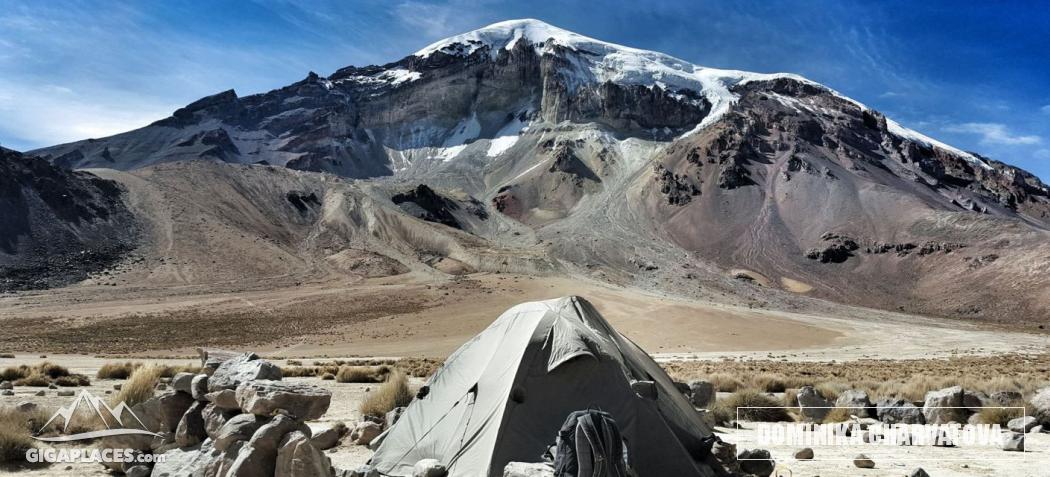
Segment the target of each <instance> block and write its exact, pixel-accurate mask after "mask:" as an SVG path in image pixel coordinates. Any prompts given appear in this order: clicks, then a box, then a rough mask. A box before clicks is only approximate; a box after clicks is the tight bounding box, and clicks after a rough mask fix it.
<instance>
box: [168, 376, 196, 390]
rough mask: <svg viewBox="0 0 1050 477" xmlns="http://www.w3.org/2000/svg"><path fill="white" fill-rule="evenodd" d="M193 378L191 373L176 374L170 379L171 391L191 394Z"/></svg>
mask: <svg viewBox="0 0 1050 477" xmlns="http://www.w3.org/2000/svg"><path fill="white" fill-rule="evenodd" d="M193 376H195V375H194V374H193V373H176V374H175V376H174V377H172V378H171V387H172V389H174V390H176V391H178V392H182V393H186V394H191V388H192V383H193Z"/></svg>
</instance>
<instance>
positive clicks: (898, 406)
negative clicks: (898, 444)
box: [875, 399, 926, 424]
mask: <svg viewBox="0 0 1050 477" xmlns="http://www.w3.org/2000/svg"><path fill="white" fill-rule="evenodd" d="M875 411H876V414H877V416H878V419H879V421H882V422H883V423H885V424H924V423H925V422H926V418H925V417H924V416H923V414H922V409H919V407H917V406H916V405H914V404H912V403H910V402H908V401H905V400H904V399H883V400H881V401H879V402H878V403H877V404H876V406H875Z"/></svg>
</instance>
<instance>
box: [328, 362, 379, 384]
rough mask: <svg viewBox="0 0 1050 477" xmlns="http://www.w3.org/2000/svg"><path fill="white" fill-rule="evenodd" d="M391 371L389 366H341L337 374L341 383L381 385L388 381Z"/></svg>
mask: <svg viewBox="0 0 1050 477" xmlns="http://www.w3.org/2000/svg"><path fill="white" fill-rule="evenodd" d="M390 372H391V370H390V367H388V366H341V367H339V372H337V373H336V374H335V381H336V382H339V383H381V382H383V381H385V380H387V378H388V375H389V374H390Z"/></svg>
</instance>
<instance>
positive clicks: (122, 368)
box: [95, 361, 142, 379]
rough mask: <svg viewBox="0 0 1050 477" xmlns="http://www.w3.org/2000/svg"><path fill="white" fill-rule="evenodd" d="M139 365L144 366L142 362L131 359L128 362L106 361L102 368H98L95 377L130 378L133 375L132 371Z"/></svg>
mask: <svg viewBox="0 0 1050 477" xmlns="http://www.w3.org/2000/svg"><path fill="white" fill-rule="evenodd" d="M139 366H142V364H141V363H132V362H130V361H128V362H126V363H106V364H103V365H102V367H101V368H98V372H97V373H95V377H96V378H98V379H128V378H129V377H131V373H133V372H135V368H137V367H139Z"/></svg>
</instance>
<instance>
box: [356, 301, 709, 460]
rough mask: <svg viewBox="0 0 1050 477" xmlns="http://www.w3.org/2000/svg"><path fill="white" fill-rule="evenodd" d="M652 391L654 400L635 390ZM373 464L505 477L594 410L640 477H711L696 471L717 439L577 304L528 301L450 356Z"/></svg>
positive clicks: (625, 343) (652, 365)
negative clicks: (709, 440)
mask: <svg viewBox="0 0 1050 477" xmlns="http://www.w3.org/2000/svg"><path fill="white" fill-rule="evenodd" d="M632 381H653V382H654V385H655V387H656V389H657V392H656V396H655V398H654V397H652V396H650V397H642V396H639V395H638V394H636V393H635V392H634V391H632V389H631V382H632ZM427 385H428V386H429V387H430V392H429V394H428V395H426V397H424V398H422V399H416V400H414V401H413V402H412V404H411V405H409V406H408V408H407V409H406V410H405V412H404V414H402V416H401V418H400V419H399V420H398V421H397V423H396V424H395V425H394V426H393V427H391V428H390V429H389V430H388V431H387V432H386V433H384V434H383V435H382V436H380V438H379V441H378V442H379V443H378V446H377V447H376V452H375V455H373V457H372V459H371V461H370V463H371V464H372V466H374V467H375V469H376V470H378V471H379V472H381V473H382V474H383V475H390V476H411V475H412V468H413V465H414V464H415V463H416V462H418V461H419V460H422V459H437V460H438V461H440V462H441V463H443V464H444V465H445V466H446V467H447V468H448V469H449V476H450V477H482V476H501V475H503V468H504V467H505V466H506V464H507V463H508V462H513V461H519V462H537V461H539V459H540V456H541V455H542V454H543V452H544V451H545V450H546V448H547V446H548V445H550V444H551V443H553V441H554V438H555V436H556V435H557V432H558V429H559V428H560V427H561V424H562V423H563V422H564V420H565V418H566V416H568V415H569V413H571V412H572V411H577V410H581V409H599V410H602V411H605V412H608V413H609V414H611V415H612V417H613V418H614V419H615V420H616V422H617V425H618V426H619V427H620V432H621V433H622V434H623V436H624V439H625V440H626V445H627V452H628V455H629V457H630V461H631V467H632V468H633V469H634V470H635V472H636V473H637V475H638V476H639V477H650V476H651V477H656V476H661V477H666V476H672V475H673V476H679V477H689V476H712V475H714V474H713V472H712V471H711V469H710V468H709V467H707V466H706V465H705V464H703V463H702V462H700V460H699V459H700V458H702V456H700V455H698V454H700V453H701V449H702V444H701V441H702V439H704V438H705V437H707V436H710V435H711V432H712V430H711V429H710V428H709V427H708V426H707V425H706V424H705V423H704V421H703V420H701V419H700V416H699V414H698V413H697V412H696V410H695V409H693V407H692V406H691V405H690V404H689V402H688V401H687V400H686V398H685V397H684V396H683V395H682V394H681V393H680V392H679V391H678V390H677V388H676V387H675V386H674V383H673V382H672V380H671V378H670V377H669V376H667V374H666V373H665V372H664V371H663V369H661V368H660V366H659V365H658V364H656V362H655V361H653V360H652V358H651V357H649V355H648V354H646V353H645V352H644V351H643V350H642V349H641V348H639V347H638V346H637V345H635V344H634V343H633V342H631V341H630V340H628V339H627V338H625V337H624V336H622V335H620V334H619V333H617V332H616V331H615V330H614V329H613V328H612V327H611V326H610V325H609V323H608V322H607V321H605V319H604V318H602V316H601V315H600V314H599V313H598V311H597V310H595V308H594V307H593V306H592V305H591V304H590V303H589V302H587V301H586V300H584V299H583V298H580V297H564V298H559V299H554V300H547V301H539V302H530V303H523V304H521V305H518V306H515V307H513V308H511V309H510V310H508V311H506V312H505V313H504V314H503V315H501V316H500V317H499V318H498V319H497V320H496V321H495V322H493V323H492V325H490V326H489V327H488V328H487V329H485V330H484V331H482V332H481V333H480V334H478V335H477V336H475V337H473V338H471V339H470V340H469V341H467V342H466V343H465V344H464V345H463V346H461V347H460V348H459V349H458V350H457V351H456V352H455V353H453V354H452V355H451V356H449V358H448V360H446V362H445V365H444V366H443V367H442V368H441V369H440V370H439V371H438V372H437V373H436V374H435V375H434V376H433V377H431V378H430V381H429V382H428V383H427Z"/></svg>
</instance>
